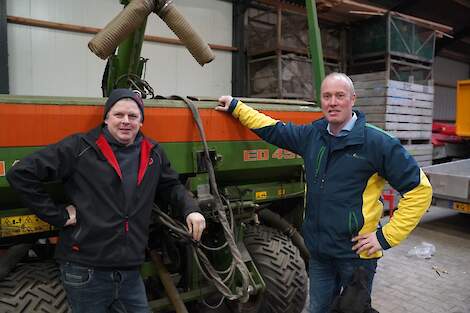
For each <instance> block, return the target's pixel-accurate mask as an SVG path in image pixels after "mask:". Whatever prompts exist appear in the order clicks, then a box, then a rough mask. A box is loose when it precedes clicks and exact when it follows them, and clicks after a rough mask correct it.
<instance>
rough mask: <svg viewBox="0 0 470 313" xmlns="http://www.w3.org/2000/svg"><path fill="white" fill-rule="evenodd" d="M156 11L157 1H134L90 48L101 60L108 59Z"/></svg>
mask: <svg viewBox="0 0 470 313" xmlns="http://www.w3.org/2000/svg"><path fill="white" fill-rule="evenodd" d="M154 9H155V0H132V1H131V2H130V3H129V4H128V5H127V6H126V7H125V8H124V10H122V11H121V12H120V13H119V14H118V15H117V16H116V17H115V18H114V19H113V20H112V21H111V22H109V23H108V25H106V27H105V28H103V29H102V30H101V31H100V32H99V33H98V34H96V35H95V37H93V39H92V40H90V42H89V43H88V48H90V50H91V51H92V52H93V53H94V54H96V55H97V56H98V57H100V58H101V59H103V60H105V59H107V58H108V57H109V56H110V55H111V54H113V53H114V51H115V50H116V48H117V46H118V45H119V44H120V43H121V42H122V41H123V40H124V39H125V38H126V37H128V36H129V35H130V34H131V33H132V32H133V31H135V30H136V29H137V28H139V27H140V26H141V25H142V23H143V22H144V20H145V19H146V18H147V16H148V15H149V14H150V13H151V12H152V11H153V10H154Z"/></svg>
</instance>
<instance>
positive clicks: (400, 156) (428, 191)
mask: <svg viewBox="0 0 470 313" xmlns="http://www.w3.org/2000/svg"><path fill="white" fill-rule="evenodd" d="M393 141H394V142H395V144H394V145H390V146H389V150H388V151H386V152H385V154H384V159H385V160H384V164H385V165H384V173H383V177H384V178H385V179H386V180H387V181H388V182H389V183H390V185H391V186H392V187H393V188H394V189H395V190H397V191H398V192H399V193H400V194H401V195H402V198H401V199H400V201H399V203H398V209H397V210H396V211H395V213H394V214H393V218H392V219H391V220H390V222H389V223H387V224H386V225H385V226H384V227H383V228H381V229H379V230H378V231H377V239H378V240H379V242H380V244H381V246H382V247H383V248H384V249H388V248H390V247H393V246H396V245H398V244H399V243H400V242H401V241H402V240H404V239H405V238H406V237H408V235H409V234H410V232H411V231H412V230H413V229H414V228H415V227H416V225H417V224H418V222H419V220H420V219H421V217H422V216H423V215H424V213H425V212H426V210H427V209H428V208H429V206H430V205H431V200H432V187H431V184H430V183H429V180H428V178H427V177H426V175H425V174H424V172H423V171H422V170H421V169H420V168H419V166H418V164H417V163H416V161H415V160H414V158H413V157H412V156H411V155H410V154H409V153H408V152H407V151H406V149H405V148H404V147H403V146H402V145H401V144H400V143H399V142H398V140H396V139H394V140H393Z"/></svg>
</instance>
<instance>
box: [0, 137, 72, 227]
mask: <svg viewBox="0 0 470 313" xmlns="http://www.w3.org/2000/svg"><path fill="white" fill-rule="evenodd" d="M78 140H79V139H78V138H77V137H68V138H66V139H64V140H62V141H61V142H59V143H57V144H53V145H50V146H47V147H46V148H44V149H41V150H39V151H36V152H34V153H33V154H31V155H29V156H27V157H26V158H24V159H22V160H20V161H19V162H17V163H16V164H15V165H13V167H12V168H11V169H10V170H9V171H8V173H7V180H8V182H9V184H10V186H11V187H12V188H13V189H14V190H16V191H17V192H18V193H19V195H20V197H21V199H22V201H23V203H24V204H25V205H26V206H27V207H28V208H30V209H31V210H32V211H33V212H34V213H35V214H36V215H37V216H38V217H39V218H40V219H42V220H44V221H45V222H47V223H49V224H51V225H54V226H56V227H62V226H65V225H73V224H74V223H75V207H73V206H72V205H65V204H63V205H57V204H56V203H54V201H53V199H52V198H51V196H50V195H49V194H48V193H47V191H46V190H45V189H44V185H43V184H44V183H47V182H53V181H60V180H63V179H64V178H65V177H67V176H68V175H70V173H71V171H72V169H73V167H74V163H75V155H76V154H75V153H74V151H75V148H76V147H77V144H78Z"/></svg>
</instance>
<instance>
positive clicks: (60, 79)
mask: <svg viewBox="0 0 470 313" xmlns="http://www.w3.org/2000/svg"><path fill="white" fill-rule="evenodd" d="M174 3H175V5H176V6H177V7H178V8H179V9H180V11H181V12H182V13H183V14H184V15H185V16H186V17H187V18H188V20H189V21H190V23H191V24H192V25H193V27H194V28H196V29H197V30H198V31H199V32H200V33H201V35H202V36H203V38H204V39H205V40H206V41H207V42H209V43H215V44H219V45H227V46H230V45H231V43H232V4H231V3H228V2H225V1H219V0H199V1H194V0H175V1H174ZM121 9H122V6H121V5H120V4H119V1H118V0H100V1H96V0H82V1H76V0H7V14H8V15H13V16H20V17H27V18H33V19H40V20H46V21H51V22H59V23H67V24H75V25H82V26H90V27H99V28H101V27H104V26H105V25H106V23H107V22H109V21H110V20H111V19H112V18H113V17H114V16H115V15H117V14H118V12H120V10H121ZM146 34H148V35H156V36H165V37H172V38H176V36H175V35H174V34H173V33H172V32H171V30H169V28H168V27H167V26H166V25H165V24H164V23H163V22H162V21H161V20H160V19H159V18H158V17H157V16H156V15H155V14H152V15H151V16H150V17H149V19H148V24H147V30H146ZM91 38H92V35H88V34H78V33H72V32H65V31H59V30H51V29H45V28H38V27H30V26H23V25H17V24H12V23H9V24H8V44H9V47H8V52H9V55H10V60H9V66H10V74H9V79H10V92H11V94H27V95H57V96H90V97H95V96H100V95H101V78H102V73H103V70H104V67H105V64H106V62H105V61H103V60H101V59H99V58H98V57H96V56H95V55H94V54H92V53H91V52H90V51H89V50H88V47H87V44H88V41H89V40H90V39H91ZM215 55H216V59H215V60H214V61H213V62H212V63H210V64H206V65H205V66H204V67H200V66H199V64H197V62H196V61H195V60H194V59H193V58H192V56H191V55H190V54H189V52H188V51H187V50H186V49H185V48H184V47H182V46H175V45H169V44H162V43H154V42H145V43H144V46H143V49H142V56H143V57H145V58H149V59H150V60H149V61H148V63H147V72H146V80H147V81H148V82H149V83H150V84H151V85H152V86H153V87H154V89H155V91H156V92H157V93H158V94H161V95H172V94H180V95H205V96H214V97H216V96H219V95H221V94H229V93H231V73H232V67H231V66H232V64H231V62H232V61H231V59H232V56H231V52H224V51H215Z"/></svg>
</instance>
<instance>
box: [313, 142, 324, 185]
mask: <svg viewBox="0 0 470 313" xmlns="http://www.w3.org/2000/svg"><path fill="white" fill-rule="evenodd" d="M325 150H326V147H325V146H321V147H320V151H319V152H318V155H317V162H316V163H317V165H316V168H315V178H314V180H313V182H314V183H315V184H316V183H317V179H318V174H319V172H320V165H321V160H322V159H323V154H325Z"/></svg>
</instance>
